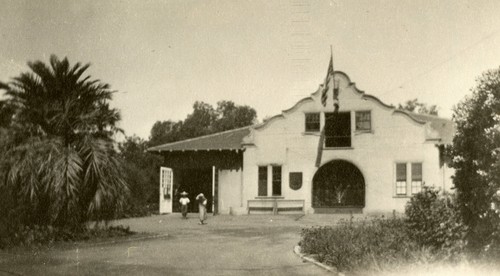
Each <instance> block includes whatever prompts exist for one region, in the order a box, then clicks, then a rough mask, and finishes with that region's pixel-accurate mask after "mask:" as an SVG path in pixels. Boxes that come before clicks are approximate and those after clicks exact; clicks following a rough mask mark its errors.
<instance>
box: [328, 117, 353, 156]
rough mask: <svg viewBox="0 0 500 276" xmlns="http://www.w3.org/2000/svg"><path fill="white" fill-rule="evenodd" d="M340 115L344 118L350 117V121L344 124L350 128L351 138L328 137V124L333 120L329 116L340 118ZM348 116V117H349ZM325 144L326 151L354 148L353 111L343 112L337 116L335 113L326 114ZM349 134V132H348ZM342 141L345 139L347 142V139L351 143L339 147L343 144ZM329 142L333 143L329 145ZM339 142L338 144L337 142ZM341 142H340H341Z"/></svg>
mask: <svg viewBox="0 0 500 276" xmlns="http://www.w3.org/2000/svg"><path fill="white" fill-rule="evenodd" d="M340 114H342V116H346V117H349V118H348V120H346V121H345V122H343V123H344V124H345V125H346V126H349V136H327V134H328V133H327V123H328V121H329V120H331V119H330V118H329V116H335V115H337V116H339V115H340ZM347 115H348V116H347ZM324 116H325V125H324V127H325V142H324V144H323V147H324V148H325V149H349V148H352V143H353V141H352V140H353V131H352V112H351V111H342V112H338V113H337V114H334V113H333V112H325V115H324ZM346 132H347V131H346ZM342 139H345V141H347V139H348V140H349V143H346V145H339V144H342V142H341V141H342ZM329 141H331V143H329ZM335 141H337V142H335ZM339 141H340V142H339Z"/></svg>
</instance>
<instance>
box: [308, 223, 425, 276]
mask: <svg viewBox="0 0 500 276" xmlns="http://www.w3.org/2000/svg"><path fill="white" fill-rule="evenodd" d="M407 233H408V231H407V228H406V225H405V222H404V221H403V220H402V219H397V218H393V219H374V220H372V221H367V220H365V221H361V222H359V223H354V222H353V221H352V220H351V221H341V222H340V223H339V225H337V226H333V227H313V228H306V229H303V230H302V239H301V241H300V246H301V249H302V252H304V253H306V254H314V255H315V257H316V258H317V259H318V261H320V262H324V263H326V264H329V265H333V266H335V267H336V268H337V269H339V270H340V271H345V270H352V269H353V268H355V267H361V268H374V269H376V270H390V269H391V268H392V267H396V266H398V265H399V264H402V263H408V262H413V261H415V260H417V259H419V258H420V259H421V258H422V257H421V255H419V254H415V252H419V250H420V248H419V247H418V245H417V243H415V242H414V241H413V240H412V239H411V238H410V237H409V236H408V234H407ZM424 255H425V254H424ZM426 259H430V258H427V257H426Z"/></svg>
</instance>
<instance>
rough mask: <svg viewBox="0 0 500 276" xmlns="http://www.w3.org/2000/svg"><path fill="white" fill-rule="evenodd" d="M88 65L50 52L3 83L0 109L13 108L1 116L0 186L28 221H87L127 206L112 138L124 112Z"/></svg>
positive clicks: (78, 226)
mask: <svg viewBox="0 0 500 276" xmlns="http://www.w3.org/2000/svg"><path fill="white" fill-rule="evenodd" d="M89 66H90V65H89V64H86V65H83V66H82V65H81V64H80V63H76V64H75V65H73V66H70V63H69V61H68V59H67V58H65V59H63V60H59V59H58V58H57V57H56V56H54V55H52V56H51V57H50V64H49V65H47V64H45V63H43V62H41V61H35V62H29V63H28V67H29V68H30V70H31V71H30V72H25V73H21V74H20V75H19V76H18V77H15V78H14V79H12V80H11V81H10V82H8V83H2V84H1V85H0V89H3V90H5V94H6V96H7V99H6V100H5V101H3V102H2V110H4V111H6V112H11V113H9V114H13V115H12V116H11V117H10V122H9V121H6V122H5V123H3V125H4V126H6V125H8V130H7V131H8V133H9V134H8V135H7V136H4V139H2V141H4V143H3V146H2V156H3V158H2V162H1V164H0V173H1V174H2V175H1V176H2V178H1V182H0V186H2V189H7V190H8V191H9V192H10V193H11V195H12V197H13V200H14V204H15V205H16V206H21V209H22V210H20V213H18V214H17V215H18V216H19V217H20V218H22V223H23V224H25V225H33V224H36V225H53V226H57V227H71V228H73V229H82V228H84V227H85V222H86V221H88V220H89V219H96V220H100V219H109V218H112V217H113V215H114V213H115V212H116V210H118V209H120V208H121V207H122V206H121V205H122V203H123V201H124V198H125V196H126V194H127V191H128V189H127V186H126V183H125V182H124V179H123V170H122V164H121V163H120V160H119V159H118V158H117V153H116V151H115V150H114V141H113V139H112V137H113V135H114V134H115V133H117V132H119V131H120V129H119V128H118V127H117V126H116V124H117V122H118V121H119V120H120V114H119V112H118V111H117V110H116V109H113V108H110V106H109V101H110V100H111V98H112V93H113V92H112V91H111V90H110V86H109V85H108V84H105V83H101V82H100V81H98V80H91V78H90V76H84V73H85V72H86V70H87V69H88V68H89Z"/></svg>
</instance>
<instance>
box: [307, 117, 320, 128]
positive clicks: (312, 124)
mask: <svg viewBox="0 0 500 276" xmlns="http://www.w3.org/2000/svg"><path fill="white" fill-rule="evenodd" d="M319 129H320V125H319V113H306V131H307V132H313V131H319Z"/></svg>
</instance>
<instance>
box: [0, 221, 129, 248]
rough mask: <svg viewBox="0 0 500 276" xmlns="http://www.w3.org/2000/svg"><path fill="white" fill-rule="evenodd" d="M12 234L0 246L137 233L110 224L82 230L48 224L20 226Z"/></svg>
mask: <svg viewBox="0 0 500 276" xmlns="http://www.w3.org/2000/svg"><path fill="white" fill-rule="evenodd" d="M13 230H15V231H13V232H11V233H10V235H8V236H4V238H3V240H2V244H0V245H3V246H0V248H6V247H13V246H24V247H40V246H42V245H48V246H50V245H51V244H53V243H54V242H58V241H85V240H92V239H103V238H112V237H123V236H129V235H133V234H135V233H134V232H132V231H130V228H129V227H124V226H121V225H119V226H110V227H105V228H93V229H88V228H84V229H82V230H81V231H76V232H75V231H74V229H69V228H54V227H52V226H46V225H31V226H19V227H18V228H17V229H13Z"/></svg>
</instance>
